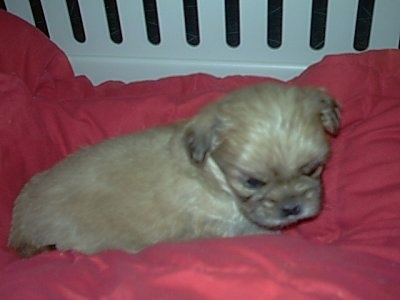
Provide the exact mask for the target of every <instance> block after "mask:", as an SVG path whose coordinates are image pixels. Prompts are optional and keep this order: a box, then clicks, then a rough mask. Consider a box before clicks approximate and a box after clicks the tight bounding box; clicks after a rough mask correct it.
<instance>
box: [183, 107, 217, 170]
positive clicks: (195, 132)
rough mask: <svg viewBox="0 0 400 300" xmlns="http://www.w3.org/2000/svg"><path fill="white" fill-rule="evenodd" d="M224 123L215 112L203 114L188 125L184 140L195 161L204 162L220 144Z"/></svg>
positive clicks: (189, 153) (190, 155)
mask: <svg viewBox="0 0 400 300" xmlns="http://www.w3.org/2000/svg"><path fill="white" fill-rule="evenodd" d="M222 123H223V122H222V121H221V120H220V119H219V118H218V117H217V116H216V115H215V114H202V115H199V116H197V117H195V118H194V119H193V120H192V121H190V122H189V124H188V125H187V126H186V128H185V131H184V135H183V142H184V145H185V148H186V151H187V153H188V155H189V157H190V159H191V160H192V161H193V162H195V163H197V164H200V163H203V162H204V161H205V160H206V158H207V156H208V155H209V154H210V153H211V152H212V151H213V150H215V149H216V148H217V146H218V145H219V144H220V140H221V131H222Z"/></svg>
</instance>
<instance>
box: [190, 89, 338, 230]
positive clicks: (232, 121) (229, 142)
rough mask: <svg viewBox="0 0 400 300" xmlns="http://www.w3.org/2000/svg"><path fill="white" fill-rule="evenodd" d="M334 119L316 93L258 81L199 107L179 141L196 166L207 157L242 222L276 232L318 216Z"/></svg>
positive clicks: (328, 101) (326, 99)
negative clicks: (215, 168)
mask: <svg viewBox="0 0 400 300" xmlns="http://www.w3.org/2000/svg"><path fill="white" fill-rule="evenodd" d="M339 118H340V114H339V108H338V105H337V104H336V103H335V101H334V100H333V99H332V98H331V97H330V96H329V95H328V94H327V93H326V92H325V91H323V90H321V89H314V88H301V87H293V86H292V87H285V86H283V85H277V84H262V85H256V86H252V87H248V88H244V89H241V90H238V91H235V92H233V93H232V94H230V95H228V96H226V97H225V98H224V99H222V100H221V101H219V102H217V103H215V104H212V105H210V106H208V107H206V108H205V109H204V110H203V111H202V112H201V113H200V114H199V115H198V116H196V117H195V118H194V119H193V120H192V121H191V122H189V123H188V125H187V126H186V128H185V133H184V143H185V146H186V149H187V152H188V155H189V156H190V159H191V160H192V161H193V163H195V164H197V165H198V167H202V166H203V165H204V164H206V163H207V162H208V161H209V160H213V162H214V163H215V164H216V165H217V166H218V168H219V169H220V171H221V172H222V174H223V182H220V184H221V185H222V184H223V185H225V186H224V188H225V189H226V188H228V189H229V190H230V191H231V192H232V194H234V195H235V198H236V200H237V204H238V206H239V208H240V210H241V211H242V213H243V214H244V215H245V216H246V217H247V218H248V219H250V220H251V221H253V222H254V223H256V224H259V225H261V226H265V227H269V228H276V227H283V226H286V225H289V224H291V223H294V222H297V221H299V220H301V219H304V218H309V217H313V216H316V215H317V214H318V212H319V210H320V206H321V182H320V177H321V176H320V175H321V173H322V170H323V168H324V165H325V163H326V161H327V158H328V155H329V141H328V138H327V134H332V135H334V134H336V133H337V131H338V129H339ZM221 188H222V187H221Z"/></svg>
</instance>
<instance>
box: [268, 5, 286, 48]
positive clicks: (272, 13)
mask: <svg viewBox="0 0 400 300" xmlns="http://www.w3.org/2000/svg"><path fill="white" fill-rule="evenodd" d="M267 14H268V22H267V35H268V36H267V43H268V46H269V47H271V48H274V49H276V48H279V47H280V46H281V45H282V15H283V3H282V0H268V11H267Z"/></svg>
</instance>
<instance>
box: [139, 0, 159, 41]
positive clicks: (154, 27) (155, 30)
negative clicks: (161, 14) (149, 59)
mask: <svg viewBox="0 0 400 300" xmlns="http://www.w3.org/2000/svg"><path fill="white" fill-rule="evenodd" d="M143 9H144V16H145V22H146V31H147V39H148V40H149V42H150V43H152V44H153V45H158V44H160V42H161V36H160V26H159V22H158V13H157V3H156V1H155V0H143Z"/></svg>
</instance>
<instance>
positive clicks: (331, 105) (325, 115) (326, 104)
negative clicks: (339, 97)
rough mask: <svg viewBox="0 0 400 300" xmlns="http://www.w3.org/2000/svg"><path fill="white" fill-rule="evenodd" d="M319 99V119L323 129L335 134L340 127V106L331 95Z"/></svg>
mask: <svg viewBox="0 0 400 300" xmlns="http://www.w3.org/2000/svg"><path fill="white" fill-rule="evenodd" d="M320 101H321V110H320V113H321V121H322V125H323V126H324V128H325V130H326V131H327V132H329V133H330V134H332V135H336V134H337V133H338V132H339V128H340V107H339V105H338V104H337V103H336V101H335V100H334V99H332V98H331V97H326V98H325V97H324V98H321V99H320Z"/></svg>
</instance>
